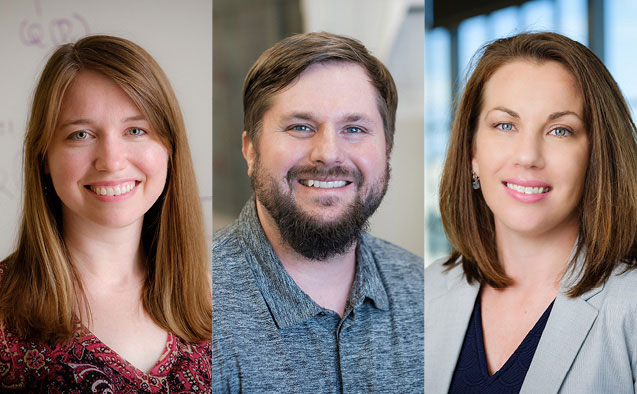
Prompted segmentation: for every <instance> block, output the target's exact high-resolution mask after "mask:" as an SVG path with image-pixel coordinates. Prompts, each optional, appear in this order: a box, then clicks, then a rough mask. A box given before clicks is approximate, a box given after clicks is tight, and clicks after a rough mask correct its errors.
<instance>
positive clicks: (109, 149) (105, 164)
mask: <svg viewBox="0 0 637 394" xmlns="http://www.w3.org/2000/svg"><path fill="white" fill-rule="evenodd" d="M126 160H127V155H126V147H125V146H124V143H123V142H122V141H120V140H119V139H118V138H117V137H115V136H105V137H104V138H102V139H101V140H100V141H99V142H98V147H97V154H96V158H95V168H96V169H97V170H98V171H107V172H116V171H119V170H122V169H124V168H125V167H126Z"/></svg>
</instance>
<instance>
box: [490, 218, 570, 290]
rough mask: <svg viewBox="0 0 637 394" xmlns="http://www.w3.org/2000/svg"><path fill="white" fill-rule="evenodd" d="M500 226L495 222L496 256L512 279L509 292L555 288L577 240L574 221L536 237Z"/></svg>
mask: <svg viewBox="0 0 637 394" xmlns="http://www.w3.org/2000/svg"><path fill="white" fill-rule="evenodd" d="M502 227H503V226H502V225H501V224H500V225H499V223H498V222H497V221H496V225H495V229H496V244H497V248H498V257H499V260H500V263H501V264H502V266H503V267H504V270H505V272H506V274H507V275H508V276H509V277H510V278H512V279H513V282H514V284H513V286H511V289H518V290H523V289H533V288H537V287H551V288H554V289H559V286H560V281H561V279H562V277H563V276H564V274H565V272H566V269H567V266H568V263H569V257H570V255H571V252H572V250H573V246H574V244H575V241H576V240H577V235H578V232H579V225H578V221H577V219H576V218H575V219H569V220H568V221H567V222H566V223H564V225H562V226H558V227H556V228H555V229H554V230H552V231H550V232H546V233H542V234H537V235H528V234H520V233H516V232H512V231H510V230H504V229H503V228H502Z"/></svg>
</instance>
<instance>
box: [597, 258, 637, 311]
mask: <svg viewBox="0 0 637 394" xmlns="http://www.w3.org/2000/svg"><path fill="white" fill-rule="evenodd" d="M628 268H629V267H628V266H626V265H625V264H620V265H619V266H618V267H617V268H616V269H615V270H614V272H613V273H612V274H611V276H610V277H609V278H608V280H607V281H606V282H605V283H604V285H603V289H602V291H601V292H600V295H601V297H599V298H601V300H600V301H598V302H602V303H603V305H604V306H606V307H608V308H612V309H613V310H614V311H615V312H617V311H618V310H626V311H628V312H631V313H632V312H635V318H637V269H628Z"/></svg>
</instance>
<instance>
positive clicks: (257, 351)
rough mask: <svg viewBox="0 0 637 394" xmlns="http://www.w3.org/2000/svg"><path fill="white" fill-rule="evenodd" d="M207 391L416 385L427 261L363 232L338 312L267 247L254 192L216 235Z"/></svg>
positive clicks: (385, 389) (390, 389)
mask: <svg viewBox="0 0 637 394" xmlns="http://www.w3.org/2000/svg"><path fill="white" fill-rule="evenodd" d="M212 253H213V254H212V261H213V265H212V267H213V338H212V346H213V392H214V393H422V392H423V378H424V349H423V346H424V264H423V260H422V259H421V258H419V257H417V256H415V255H413V254H411V253H409V252H407V251H405V250H404V249H401V248H399V247H397V246H395V245H392V244H390V243H388V242H385V241H382V240H380V239H377V238H374V237H372V236H371V235H369V234H366V233H363V235H362V236H361V239H360V240H359V242H358V245H357V248H356V274H355V278H354V283H353V285H352V289H351V291H350V295H349V300H348V303H347V306H346V310H345V313H344V315H343V318H340V316H339V315H338V314H337V313H336V312H334V311H331V310H328V309H324V308H322V307H320V306H319V305H318V304H316V303H315V302H314V301H313V300H312V299H311V298H310V297H309V296H308V295H307V294H306V293H304V292H303V291H302V290H301V289H300V288H299V287H298V286H297V285H296V283H295V282H294V280H293V279H292V278H291V277H290V276H289V275H288V274H287V272H286V271H285V269H284V268H283V265H282V264H281V262H280V260H279V259H278V257H277V256H276V254H275V253H274V250H273V249H272V247H271V246H270V243H269V242H268V240H267V238H266V236H265V233H264V232H263V229H262V227H261V224H260V222H259V219H258V217H257V213H256V206H255V202H254V198H252V199H251V200H250V201H249V202H248V203H247V204H246V206H245V207H244V208H243V211H242V212H241V215H240V217H239V219H238V220H237V221H236V222H235V223H234V224H232V225H231V226H229V227H226V228H225V229H222V230H220V231H218V232H216V233H215V234H214V237H213V248H212Z"/></svg>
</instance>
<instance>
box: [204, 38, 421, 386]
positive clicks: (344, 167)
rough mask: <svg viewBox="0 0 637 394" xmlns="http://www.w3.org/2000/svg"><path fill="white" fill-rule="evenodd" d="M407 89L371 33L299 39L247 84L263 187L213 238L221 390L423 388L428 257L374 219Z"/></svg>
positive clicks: (258, 180) (270, 55)
mask: <svg viewBox="0 0 637 394" xmlns="http://www.w3.org/2000/svg"><path fill="white" fill-rule="evenodd" d="M397 102H398V97H397V93H396V87H395V84H394V81H393V79H392V77H391V75H390V73H389V71H388V70H387V68H386V67H385V66H384V65H383V64H382V63H381V62H380V61H379V60H378V59H376V58H375V57H374V56H372V55H371V54H370V53H369V52H368V51H367V49H366V48H365V47H364V46H363V45H362V44H361V43H360V42H358V41H356V40H353V39H351V38H347V37H343V36H338V35H334V34H329V33H307V34H301V35H294V36H291V37H288V38H286V39H284V40H282V41H281V42H279V43H277V44H276V45H274V46H273V47H272V48H270V49H268V50H267V51H265V52H264V53H263V54H262V55H261V57H259V59H258V60H257V61H256V63H255V64H254V65H253V66H252V68H251V69H250V71H249V72H248V75H247V77H246V79H245V83H244V88H243V105H244V129H245V131H244V132H243V136H242V143H243V145H242V151H243V156H244V158H245V159H246V162H247V164H248V176H249V177H250V179H251V182H252V187H253V189H254V197H253V198H251V199H250V200H249V201H248V203H247V204H246V206H245V207H244V208H243V211H242V212H241V215H240V217H239V219H238V220H237V221H236V222H235V223H234V224H232V225H231V226H229V227H227V228H225V229H222V230H220V231H219V232H217V233H216V234H215V235H214V241H213V387H214V389H213V392H215V393H217V392H219V393H222V392H223V393H225V392H231V393H236V392H250V393H266V392H267V393H270V392H276V393H343V392H348V393H349V392H366V393H367V392H392V393H393V392H401V393H411V392H422V391H423V378H424V372H423V354H424V349H423V336H424V335H423V331H424V306H423V297H424V291H423V287H424V285H423V282H424V276H423V272H424V264H423V261H422V259H421V258H419V257H417V256H415V255H413V254H411V253H409V252H407V251H405V250H403V249H401V248H399V247H397V246H395V245H392V244H390V243H388V242H385V241H382V240H380V239H377V238H374V237H372V236H371V235H369V234H367V233H366V232H365V231H364V230H365V228H366V226H367V222H368V218H369V217H370V216H371V215H372V214H373V213H374V211H375V210H376V208H378V206H379V204H380V203H381V201H382V199H383V196H384V195H385V192H386V190H387V184H388V181H389V178H390V167H389V157H390V153H391V150H392V145H393V136H394V125H395V117H396V106H397Z"/></svg>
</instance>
